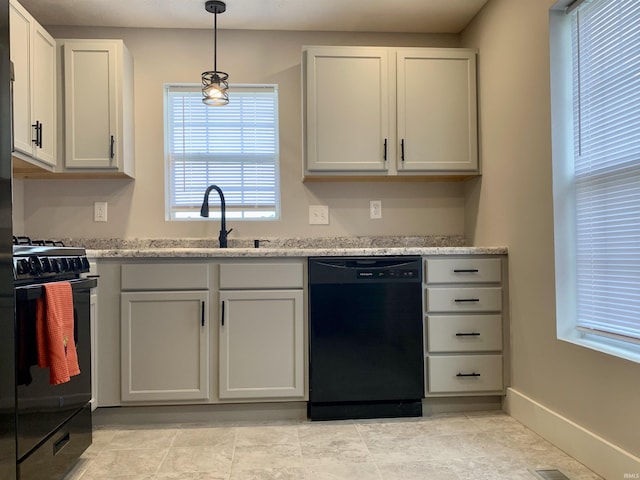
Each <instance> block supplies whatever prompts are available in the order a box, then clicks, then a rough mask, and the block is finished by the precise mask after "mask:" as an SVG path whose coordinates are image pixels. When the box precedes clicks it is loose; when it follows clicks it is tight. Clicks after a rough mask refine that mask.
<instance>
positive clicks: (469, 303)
mask: <svg viewBox="0 0 640 480" xmlns="http://www.w3.org/2000/svg"><path fill="white" fill-rule="evenodd" d="M501 310H502V288H500V287H469V288H460V287H451V288H448V287H433V288H432V287H429V288H427V311H428V312H430V313H431V312H500V311H501Z"/></svg>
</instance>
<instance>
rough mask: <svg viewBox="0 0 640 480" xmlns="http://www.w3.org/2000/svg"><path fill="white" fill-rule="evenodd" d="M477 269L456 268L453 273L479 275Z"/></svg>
mask: <svg viewBox="0 0 640 480" xmlns="http://www.w3.org/2000/svg"><path fill="white" fill-rule="evenodd" d="M479 271H480V270H478V269H477V268H454V269H453V273H478V272H479Z"/></svg>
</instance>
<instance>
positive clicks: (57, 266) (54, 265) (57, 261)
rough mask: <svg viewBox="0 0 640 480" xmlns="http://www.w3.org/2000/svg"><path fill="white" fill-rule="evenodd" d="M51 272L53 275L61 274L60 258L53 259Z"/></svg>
mask: <svg viewBox="0 0 640 480" xmlns="http://www.w3.org/2000/svg"><path fill="white" fill-rule="evenodd" d="M51 271H52V272H53V273H60V259H58V258H52V259H51Z"/></svg>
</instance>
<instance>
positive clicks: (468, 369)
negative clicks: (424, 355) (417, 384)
mask: <svg viewBox="0 0 640 480" xmlns="http://www.w3.org/2000/svg"><path fill="white" fill-rule="evenodd" d="M428 384H429V392H430V393H448V392H495V391H501V390H502V387H503V386H502V355H454V356H442V357H429V373H428Z"/></svg>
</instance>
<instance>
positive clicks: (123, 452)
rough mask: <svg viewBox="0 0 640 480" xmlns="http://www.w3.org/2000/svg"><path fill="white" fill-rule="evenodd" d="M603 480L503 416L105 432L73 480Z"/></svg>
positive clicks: (110, 429) (98, 431) (106, 429)
mask: <svg viewBox="0 0 640 480" xmlns="http://www.w3.org/2000/svg"><path fill="white" fill-rule="evenodd" d="M536 468H557V469H559V470H560V471H562V472H563V473H564V474H565V475H567V476H568V477H569V478H570V479H571V480H587V479H589V480H592V479H593V480H595V479H600V477H598V476H597V475H596V474H594V473H593V472H591V471H590V470H588V469H587V468H586V467H584V466H583V465H581V464H580V463H578V462H577V461H575V460H574V459H572V458H571V457H569V456H567V455H565V454H564V453H563V452H562V451H560V450H559V449H557V448H556V447H554V446H553V445H551V444H550V443H549V442H547V441H545V440H544V439H542V438H541V437H539V436H538V435H536V434H535V433H533V432H532V431H531V430H529V429H527V428H526V427H524V426H523V425H522V424H520V423H518V422H517V421H516V420H514V419H513V418H511V417H509V416H508V415H505V414H504V413H502V412H480V413H466V414H448V415H441V416H433V417H422V418H417V419H386V420H385V419H379V420H353V421H339V422H299V421H296V422H294V421H292V422H277V423H264V424H263V423H255V422H254V423H252V424H245V423H242V422H236V423H221V424H214V425H194V424H189V425H187V424H184V425H182V424H181V425H170V426H166V425H163V426H157V427H142V428H123V427H117V428H116V427H99V428H97V429H96V430H95V431H94V439H93V444H92V446H91V447H90V448H89V449H88V450H87V451H86V452H85V453H84V455H83V456H82V458H81V459H80V461H79V462H78V463H77V464H76V466H75V467H74V469H73V470H72V471H71V472H70V473H69V474H68V475H67V476H66V477H65V479H64V480H103V479H105V480H106V479H109V480H170V479H174V480H267V479H278V480H374V479H375V480H415V479H428V480H467V479H468V480H471V479H473V480H478V479H487V480H489V479H490V480H500V479H509V480H520V479H522V480H524V479H528V480H535V479H536V478H538V477H536V476H535V475H533V473H531V472H532V471H533V470H535V469H536Z"/></svg>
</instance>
